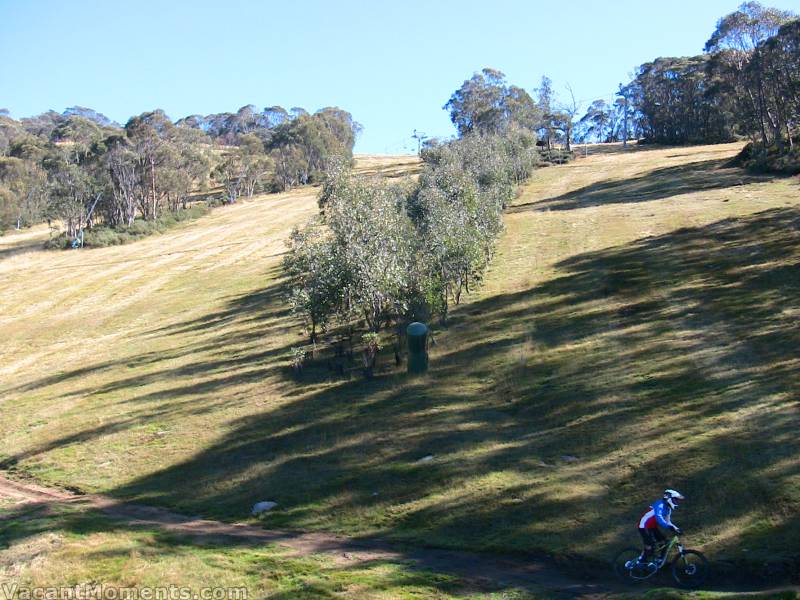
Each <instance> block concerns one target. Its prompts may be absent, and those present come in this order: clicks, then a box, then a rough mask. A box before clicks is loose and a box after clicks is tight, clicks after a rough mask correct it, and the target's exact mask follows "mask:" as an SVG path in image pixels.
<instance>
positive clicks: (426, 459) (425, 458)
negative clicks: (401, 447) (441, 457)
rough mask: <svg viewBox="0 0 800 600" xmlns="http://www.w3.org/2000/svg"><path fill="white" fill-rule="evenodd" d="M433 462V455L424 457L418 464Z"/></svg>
mask: <svg viewBox="0 0 800 600" xmlns="http://www.w3.org/2000/svg"><path fill="white" fill-rule="evenodd" d="M432 460H433V454H428V456H423V457H422V458H420V459H419V460H418V461H417V462H418V463H426V462H431V461H432Z"/></svg>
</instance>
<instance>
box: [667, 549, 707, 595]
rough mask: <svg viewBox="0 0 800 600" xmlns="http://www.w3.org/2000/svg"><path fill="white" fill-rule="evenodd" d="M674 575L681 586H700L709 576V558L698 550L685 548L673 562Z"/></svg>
mask: <svg viewBox="0 0 800 600" xmlns="http://www.w3.org/2000/svg"><path fill="white" fill-rule="evenodd" d="M672 577H673V579H675V582H676V583H677V584H678V585H679V586H681V587H685V588H696V587H699V586H701V585H702V584H703V582H704V581H705V580H706V578H707V577H708V560H706V557H705V556H703V554H702V553H701V552H698V551H697V550H685V551H684V552H683V554H682V555H680V556H678V557H677V558H676V559H675V562H673V563H672Z"/></svg>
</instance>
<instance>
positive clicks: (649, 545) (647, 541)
mask: <svg viewBox="0 0 800 600" xmlns="http://www.w3.org/2000/svg"><path fill="white" fill-rule="evenodd" d="M639 535H640V536H642V543H643V544H644V549H643V550H642V553H641V554H640V555H639V562H643V563H646V562H648V561H649V558H648V557H649V556H650V555H651V554H652V553H653V542H654V540H653V535H652V533H651V530H650V529H645V528H643V527H640V528H639Z"/></svg>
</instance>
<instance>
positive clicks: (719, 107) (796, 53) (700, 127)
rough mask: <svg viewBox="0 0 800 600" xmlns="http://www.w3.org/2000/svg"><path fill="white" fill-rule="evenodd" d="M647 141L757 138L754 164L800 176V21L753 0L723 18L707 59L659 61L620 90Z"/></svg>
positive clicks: (750, 153) (749, 153) (749, 159)
mask: <svg viewBox="0 0 800 600" xmlns="http://www.w3.org/2000/svg"><path fill="white" fill-rule="evenodd" d="M620 95H621V97H622V98H623V99H624V100H625V101H626V102H627V104H628V106H629V107H630V110H631V113H630V120H631V123H632V127H633V128H635V129H636V130H637V132H638V133H639V135H641V136H642V137H644V138H645V139H646V141H652V142H656V143H664V144H697V143H717V142H727V141H733V140H736V139H749V140H750V141H751V144H750V145H748V147H747V148H746V150H745V152H744V155H743V158H746V163H747V165H748V166H753V167H761V168H766V169H772V170H778V171H787V172H797V171H800V152H799V151H798V148H797V144H798V134H799V132H798V127H800V20H798V19H797V17H796V15H794V14H793V13H790V12H788V11H782V10H778V9H774V8H766V7H764V6H762V5H761V4H759V3H758V2H745V3H744V4H742V5H741V6H740V7H739V9H738V10H737V11H735V12H733V13H731V14H729V15H727V16H725V17H723V18H722V19H720V20H719V22H718V24H717V28H716V30H715V31H714V32H713V34H712V35H711V37H710V38H709V40H708V42H707V43H706V45H705V53H704V54H701V55H698V56H690V57H681V58H657V59H655V60H654V61H652V62H648V63H645V64H643V65H641V66H639V67H638V68H637V70H636V73H635V77H634V79H633V81H631V82H630V83H629V84H628V85H627V86H624V87H622V88H621V90H620Z"/></svg>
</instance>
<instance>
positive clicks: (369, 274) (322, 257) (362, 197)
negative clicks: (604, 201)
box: [284, 72, 540, 344]
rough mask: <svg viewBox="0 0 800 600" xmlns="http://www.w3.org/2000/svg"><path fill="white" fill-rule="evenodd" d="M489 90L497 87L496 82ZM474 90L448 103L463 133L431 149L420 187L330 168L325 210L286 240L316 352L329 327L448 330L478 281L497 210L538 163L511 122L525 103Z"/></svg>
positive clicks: (529, 136) (531, 137) (295, 293)
mask: <svg viewBox="0 0 800 600" xmlns="http://www.w3.org/2000/svg"><path fill="white" fill-rule="evenodd" d="M483 76H487V73H486V72H484V73H483ZM478 83H479V84H480V85H478V86H476V87H477V88H480V87H482V86H483V83H486V80H484V81H483V82H478ZM488 84H489V86H498V87H501V88H502V87H503V84H502V82H501V79H499V78H495V77H493V81H491V80H490V81H489V82H488ZM465 85H466V86H468V87H470V85H471V84H470V82H467V83H466V84H465ZM473 91H475V90H474V89H469V90H468V89H464V88H462V89H461V90H459V92H457V94H455V95H454V97H456V96H458V100H457V101H453V100H452V99H451V103H448V106H449V107H450V109H451V110H452V111H453V114H456V117H455V118H454V123H456V125H457V127H458V128H459V131H460V134H461V137H460V138H459V139H456V140H452V141H449V142H437V141H433V142H431V143H429V144H427V145H426V147H425V149H424V150H423V151H422V160H423V168H422V173H421V175H420V177H419V180H418V181H417V182H411V181H407V182H405V183H402V184H399V185H398V184H392V183H388V182H386V181H385V180H381V179H369V178H364V177H359V176H356V175H354V174H353V172H352V171H351V170H350V169H349V168H348V167H347V165H345V164H343V163H341V162H340V163H337V164H334V165H333V166H332V168H331V169H330V170H329V171H328V173H327V177H326V179H325V182H324V184H323V188H322V191H321V193H320V214H319V215H318V216H317V217H316V218H315V219H313V220H312V221H311V222H309V223H308V224H307V225H306V226H304V227H302V228H298V229H296V230H295V231H294V232H293V233H292V235H291V238H290V239H289V241H288V246H289V252H288V254H287V256H286V258H285V260H284V269H285V271H286V273H287V275H288V279H289V282H288V289H290V290H291V292H290V296H289V302H290V304H291V307H292V310H293V312H294V313H295V314H296V315H297V316H298V317H300V318H301V319H302V321H303V323H304V325H305V328H306V330H307V331H308V334H309V338H310V341H311V343H312V344H315V343H316V341H317V338H318V335H319V333H320V332H323V331H327V330H329V329H331V328H340V329H341V330H344V331H348V332H350V334H352V331H353V328H354V327H356V328H357V327H359V326H361V327H363V328H364V329H365V330H366V332H367V333H368V334H377V333H379V332H380V331H382V330H385V329H391V328H392V327H396V328H397V331H401V330H402V326H403V325H404V324H406V323H408V322H410V321H412V320H414V319H424V320H428V319H430V318H432V317H434V316H438V317H439V318H440V320H441V321H443V322H444V321H446V320H447V315H448V311H449V307H450V306H451V305H452V304H453V303H455V304H458V303H459V302H460V301H461V298H462V295H463V293H465V292H469V291H470V290H471V289H472V288H473V287H474V286H475V285H477V284H478V283H479V282H480V280H481V278H482V277H483V274H484V273H485V271H486V268H487V266H488V264H489V262H490V260H491V258H492V256H493V253H494V247H495V241H496V239H497V236H498V235H499V233H500V232H501V231H502V227H503V224H502V214H503V209H504V208H505V206H506V205H507V204H508V203H509V202H510V200H511V199H512V198H513V195H514V193H515V189H516V186H517V185H518V184H519V183H521V182H523V181H524V180H525V179H527V177H528V176H529V175H530V173H531V172H532V170H533V169H534V168H535V166H536V165H537V164H538V163H539V161H540V158H539V151H538V149H537V146H536V140H537V138H536V136H535V134H534V133H533V132H532V131H531V129H530V128H526V127H524V126H523V125H522V124H521V123H520V122H518V121H517V120H516V117H517V116H518V115H524V117H523V119H524V118H527V115H528V114H529V113H528V111H529V110H530V109H531V108H532V103H530V102H527V101H525V102H524V103H519V99H520V97H522V98H524V96H523V95H522V94H521V93H519V92H518V91H515V92H513V93H510V94H501V95H499V96H498V97H495V98H493V99H491V100H489V101H488V102H487V104H486V105H485V106H484V107H481V106H480V105H479V103H477V102H476V101H475V98H472V97H470V95H471V93H472V92H473ZM478 91H479V92H480V93H481V94H483V92H486V91H487V90H485V89H483V90H480V89H478ZM495 91H496V90H495ZM501 91H503V90H502V89H501ZM487 98H488V96H487ZM490 103H491V104H493V105H494V107H490V108H486V107H487V106H489V104H490ZM517 110H519V111H520V112H516V111H517ZM521 120H522V119H521ZM459 123H460V125H459ZM359 324H360V325H359ZM365 339H366V338H365ZM370 339H373V341H374V338H370Z"/></svg>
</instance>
